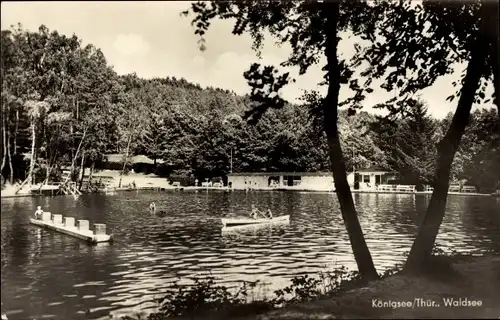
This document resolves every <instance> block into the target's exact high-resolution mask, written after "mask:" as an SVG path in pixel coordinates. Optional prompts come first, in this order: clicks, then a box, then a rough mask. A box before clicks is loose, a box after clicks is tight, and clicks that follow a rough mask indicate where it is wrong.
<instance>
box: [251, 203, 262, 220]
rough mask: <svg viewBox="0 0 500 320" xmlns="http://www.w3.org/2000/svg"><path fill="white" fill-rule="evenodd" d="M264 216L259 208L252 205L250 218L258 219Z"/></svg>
mask: <svg viewBox="0 0 500 320" xmlns="http://www.w3.org/2000/svg"><path fill="white" fill-rule="evenodd" d="M260 214H262V213H261V212H260V211H259V209H257V207H255V205H254V204H252V211H251V212H250V217H251V218H252V219H257V218H258V217H259V215H260Z"/></svg>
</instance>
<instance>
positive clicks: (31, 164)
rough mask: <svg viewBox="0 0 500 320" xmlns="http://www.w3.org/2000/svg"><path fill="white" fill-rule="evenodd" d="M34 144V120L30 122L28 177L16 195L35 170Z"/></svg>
mask: <svg viewBox="0 0 500 320" xmlns="http://www.w3.org/2000/svg"><path fill="white" fill-rule="evenodd" d="M35 143H36V127H35V119H32V120H31V157H30V169H29V171H28V176H27V177H26V179H24V181H23V183H21V185H20V186H19V188H18V189H17V190H16V194H17V193H18V192H19V191H21V190H22V188H23V187H24V185H25V184H26V183H27V182H28V181H30V182H31V178H32V176H33V169H34V168H35V161H36V158H35Z"/></svg>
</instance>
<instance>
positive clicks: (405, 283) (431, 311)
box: [121, 252, 500, 320]
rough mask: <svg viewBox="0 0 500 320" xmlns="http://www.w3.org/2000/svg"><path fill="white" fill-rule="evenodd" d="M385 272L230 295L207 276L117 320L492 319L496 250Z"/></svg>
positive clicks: (497, 311) (499, 275) (337, 275)
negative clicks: (257, 295) (256, 295)
mask: <svg viewBox="0 0 500 320" xmlns="http://www.w3.org/2000/svg"><path fill="white" fill-rule="evenodd" d="M400 270H401V266H400V265H398V266H396V267H395V268H393V269H391V270H388V271H387V272H385V274H383V275H382V277H381V279H380V280H378V281H372V282H369V283H367V282H364V281H363V280H361V279H360V278H359V276H358V274H357V273H356V272H348V271H347V270H346V269H345V268H340V269H338V270H334V271H332V272H325V273H322V274H320V275H318V276H317V277H308V276H303V277H297V278H294V279H293V280H292V283H291V285H290V286H289V287H287V288H284V289H281V290H277V291H275V292H274V296H273V297H271V298H267V299H261V300H255V299H249V297H248V293H249V291H248V289H249V287H248V286H243V287H242V288H241V289H240V290H239V291H238V292H237V293H231V292H229V290H228V289H227V288H225V287H223V286H218V285H216V283H215V282H214V280H213V279H212V278H206V279H202V280H197V282H196V283H195V284H194V285H192V286H190V287H188V288H186V287H175V288H173V290H172V291H170V293H169V294H167V296H165V297H164V298H163V299H161V300H160V301H159V303H160V305H161V307H160V308H159V311H158V312H157V313H153V314H150V315H145V314H137V315H133V316H128V317H123V318H121V319H122V320H134V319H148V320H162V319H210V320H212V319H213V320H215V319H241V320H250V319H260V320H270V319H339V318H342V319H359V318H379V319H380V318H391V319H395V318H398V319H401V318H420V319H422V318H495V319H496V318H498V317H500V304H499V303H498V302H499V301H500V290H499V289H498V287H499V285H500V256H499V255H494V254H490V253H488V254H485V255H482V256H477V255H475V254H467V255H462V254H456V253H454V254H451V255H444V254H443V253H442V252H437V254H435V255H434V256H433V257H432V259H431V261H430V263H429V265H428V266H427V268H426V270H425V271H424V273H422V274H421V275H419V276H415V275H407V274H404V273H402V272H400Z"/></svg>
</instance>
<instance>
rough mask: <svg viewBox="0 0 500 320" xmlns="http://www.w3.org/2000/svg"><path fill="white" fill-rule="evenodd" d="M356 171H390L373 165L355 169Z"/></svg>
mask: <svg viewBox="0 0 500 320" xmlns="http://www.w3.org/2000/svg"><path fill="white" fill-rule="evenodd" d="M356 172H387V173H389V172H392V171H391V170H387V169H384V168H382V167H377V166H373V167H368V168H364V169H359V170H356Z"/></svg>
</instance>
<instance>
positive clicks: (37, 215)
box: [35, 206, 43, 220]
mask: <svg viewBox="0 0 500 320" xmlns="http://www.w3.org/2000/svg"><path fill="white" fill-rule="evenodd" d="M42 216H43V210H42V207H40V206H38V207H36V211H35V219H37V220H41V219H42Z"/></svg>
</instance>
